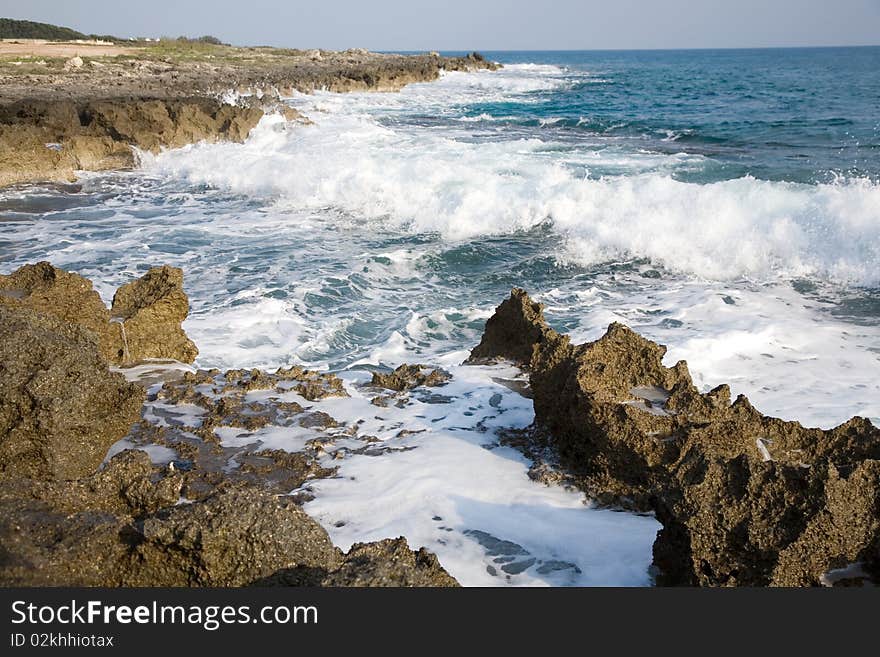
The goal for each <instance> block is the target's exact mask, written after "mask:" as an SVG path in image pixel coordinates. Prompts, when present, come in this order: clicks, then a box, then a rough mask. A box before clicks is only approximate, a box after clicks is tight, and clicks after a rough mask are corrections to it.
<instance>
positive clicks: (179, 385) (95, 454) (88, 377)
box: [0, 263, 457, 586]
mask: <svg viewBox="0 0 880 657" xmlns="http://www.w3.org/2000/svg"><path fill="white" fill-rule="evenodd" d="M182 283H183V276H182V272H181V271H180V270H179V269H174V268H170V267H161V268H156V269H153V270H150V271H149V272H147V273H146V274H145V275H144V276H143V277H141V278H140V279H138V280H136V281H133V282H132V283H129V284H128V285H125V286H123V287H122V288H120V290H119V291H118V292H117V293H116V295H115V297H114V309H116V310H118V309H119V307H122V308H124V309H125V311H124V312H122V314H120V315H117V316H118V317H120V318H121V321H120V324H121V325H122V326H124V327H127V328H126V334H128V336H129V338H128V340H129V343H128V344H129V346H128V348H127V349H120V348H119V341H118V340H119V339H118V337H117V333H115V331H116V330H117V329H116V327H114V326H113V324H114V323H113V322H111V321H109V319H108V317H109V316H111V313H115V312H116V310H114V309H111V310H109V311H108V309H107V308H106V307H104V306H103V304H102V303H101V302H100V299H99V298H98V297H97V293H95V292H94V291H93V290H92V285H91V282H89V281H87V280H86V279H84V278H82V277H80V276H78V275H76V274H72V273H68V272H65V271H63V270H60V269H57V268H54V267H52V266H51V265H50V264H49V263H38V264H36V265H28V266H25V267H22V268H21V269H19V270H17V271H16V272H14V273H12V274H11V275H8V276H0V548H2V549H0V566H2V567H0V584H2V585H4V586H61V585H63V586H247V585H262V586H267V585H288V586H290V585H297V586H456V585H457V582H456V581H455V580H454V579H453V578H452V577H451V576H449V575H448V574H447V573H446V571H445V570H444V569H443V568H442V567H441V566H440V564H439V563H438V562H437V558H436V557H435V556H434V555H433V554H431V553H430V552H428V551H426V550H424V549H420V550H418V551H412V550H410V549H409V547H408V546H407V543H406V540H405V539H403V538H394V539H390V538H389V539H386V540H382V541H378V542H374V543H366V544H356V545H354V546H352V547H351V549H350V550H349V551H348V552H347V553H343V552H341V551H340V550H339V549H337V548H336V547H334V546H333V544H332V543H331V541H330V538H329V536H328V535H327V532H326V531H325V530H324V529H323V528H322V527H321V526H320V525H319V524H318V523H317V522H315V521H314V520H312V519H311V518H310V517H309V516H308V515H306V514H305V513H304V512H303V511H302V510H301V509H300V507H299V504H301V503H302V501H303V500H304V497H303V496H302V495H300V496H288V495H287V494H288V493H289V492H290V491H291V490H293V489H296V488H298V487H300V486H301V485H303V484H304V483H305V482H307V481H308V480H310V479H314V478H320V477H327V476H333V474H334V471H333V470H328V469H326V468H322V467H321V466H320V465H319V464H318V463H317V458H316V456H317V453H318V451H319V450H320V440H318V441H315V444H313V445H310V446H309V447H308V448H307V449H304V450H303V451H302V452H295V453H288V452H286V451H281V450H268V449H267V450H258V449H256V448H253V447H248V446H245V447H244V448H227V447H223V446H222V445H221V441H220V440H219V439H218V432H220V431H223V430H227V431H229V430H231V431H236V430H246V429H253V428H255V427H259V426H265V425H267V424H270V423H273V424H277V425H279V426H284V427H294V426H298V427H320V428H330V427H333V428H336V427H337V426H338V424H337V423H336V421H335V420H334V419H333V418H331V417H330V416H328V415H326V414H325V413H321V412H317V411H314V410H312V409H310V408H304V407H303V406H301V405H299V404H297V403H291V402H282V401H279V400H278V399H277V397H275V396H274V395H273V394H272V393H275V394H277V395H280V394H282V393H283V392H285V391H288V390H294V391H296V392H297V394H299V395H301V396H302V397H303V398H305V399H307V400H316V399H320V398H324V397H327V396H345V395H346V393H345V391H344V388H343V387H342V384H341V381H340V380H339V379H337V378H336V377H335V376H333V375H330V374H317V373H314V372H309V371H306V370H303V369H301V368H296V367H294V368H290V369H287V370H279V371H278V372H276V373H274V374H270V373H267V372H263V371H261V370H251V371H228V372H225V373H220V372H218V371H198V372H195V373H190V372H187V373H186V374H184V375H182V376H177V377H175V376H173V371H169V370H168V369H167V368H164V367H163V364H162V363H161V362H157V361H159V360H160V359H166V364H167V362H176V363H179V360H178V359H179V358H180V357H183V358H185V359H188V360H189V361H192V359H193V358H194V356H195V350H194V347H192V348H190V347H191V345H192V343H191V342H189V340H188V339H187V338H186V336H185V335H184V334H183V332H182V330H181V327H180V323H181V322H182V321H183V319H185V317H186V314H187V312H188V301H187V299H186V295H185V294H184V292H183V288H182ZM120 334H121V331H120ZM105 353H107V354H109V359H108V358H107V357H105V355H104V354H105ZM146 354H150V355H146ZM108 360H109V362H108ZM112 362H117V363H120V364H126V365H134V364H137V363H139V364H141V366H142V367H144V366H145V367H147V368H150V367H154V368H157V369H158V370H160V371H161V372H162V375H161V379H160V380H164V381H165V382H164V383H162V384H160V385H158V390H157V391H156V392H155V393H154V394H153V395H148V393H147V390H145V388H144V387H143V386H142V385H141V384H140V383H133V382H129V381H127V380H126V378H125V377H124V376H123V375H122V374H121V373H119V371H111V368H110V363H112ZM169 372H170V373H169ZM178 374H180V372H178ZM254 391H266V392H267V393H268V394H269V398H268V399H267V400H266V401H265V402H254V401H247V400H246V399H245V397H246V395H247V394H248V393H252V392H254ZM145 400H146V401H148V402H149V401H152V402H155V403H156V405H153V406H149V405H148V406H144V401H145ZM163 404H164V405H165V406H166V407H167V408H173V407H174V406H176V405H178V404H179V405H182V406H184V407H187V408H189V409H196V415H197V417H194V418H193V421H192V422H191V425H188V424H187V423H186V422H185V421H184V420H182V419H180V416H175V414H174V413H172V412H170V411H169V412H168V413H166V414H165V419H168V420H170V421H164V420H163V419H160V418H158V417H156V416H155V415H153V414H151V412H152V413H155V412H156V411H157V409H158V408H159V406H160V405H163ZM123 437H126V440H127V443H128V444H129V445H130V446H131V447H134V448H146V449H147V450H148V451H149V450H150V449H153V450H155V449H159V450H167V451H168V452H170V453H172V454H173V456H174V458H173V459H169V460H167V462H165V463H164V464H161V465H157V464H154V463H153V461H152V460H151V458H150V456H149V455H148V452H147V451H140V450H139V449H123V450H122V451H120V452H118V453H116V454H113V455H112V456H110V457H109V458H108V449H109V448H110V447H111V446H112V445H113V444H114V443H117V441H119V440H120V439H121V438H123ZM328 439H329V438H328ZM231 463H232V464H233V466H232V467H231V466H230V464H231Z"/></svg>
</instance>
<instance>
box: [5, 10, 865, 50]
mask: <svg viewBox="0 0 880 657" xmlns="http://www.w3.org/2000/svg"><path fill="white" fill-rule="evenodd" d="M0 16H3V17H7V18H25V19H31V20H37V21H44V22H50V23H56V24H61V25H66V26H68V27H73V28H75V29H78V30H80V31H83V32H86V33H98V34H105V33H107V34H116V35H118V36H162V35H169V36H178V35H181V34H185V35H189V36H197V35H202V34H213V35H215V36H218V37H220V38H221V39H223V40H225V41H229V42H232V43H235V44H247V45H261V44H262V45H276V46H290V47H299V48H349V47H362V48H370V49H373V50H466V49H467V50H469V49H481V50H519V49H522V50H540V49H562V50H567V49H572V50H576V49H605V48H736V47H764V46H827V45H880V0H556V1H554V0H547V1H545V2H541V0H451V1H443V0H433V1H431V2H424V1H422V0H372V1H371V0H360V1H356V0H309V1H307V2H301V1H299V0H289V1H285V0H213V1H201V0H195V1H192V0H141V1H140V2H133V1H129V0H24V2H22V0H0Z"/></svg>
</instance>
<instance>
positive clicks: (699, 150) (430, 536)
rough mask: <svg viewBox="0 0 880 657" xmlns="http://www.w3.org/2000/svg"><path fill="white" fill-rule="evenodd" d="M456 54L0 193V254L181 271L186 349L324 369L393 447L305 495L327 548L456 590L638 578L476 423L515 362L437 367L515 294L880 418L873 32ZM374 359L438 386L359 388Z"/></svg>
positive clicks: (809, 409)
mask: <svg viewBox="0 0 880 657" xmlns="http://www.w3.org/2000/svg"><path fill="white" fill-rule="evenodd" d="M483 54H484V55H485V56H486V57H487V58H489V59H492V60H495V61H498V62H500V63H502V64H503V65H504V67H503V68H502V69H500V70H498V71H494V72H490V71H479V72H472V73H464V72H450V73H446V74H444V75H442V76H441V78H440V79H439V80H437V81H435V82H430V83H424V84H413V85H410V86H408V87H406V88H404V89H403V90H402V91H400V92H399V93H350V94H334V93H329V92H316V93H314V94H309V95H303V94H298V95H295V96H293V97H290V98H286V99H285V102H286V103H289V104H290V105H292V106H293V107H296V108H297V109H299V110H300V111H302V112H303V113H304V114H306V115H307V116H308V117H309V118H310V119H311V120H312V121H313V124H312V125H302V124H300V123H293V122H287V121H285V120H284V118H282V117H281V116H280V115H269V116H266V117H264V118H263V119H262V121H261V122H260V124H259V125H258V126H257V127H256V128H255V129H254V130H253V132H252V133H251V135H250V137H249V138H248V139H247V141H246V142H245V143H243V144H232V143H227V144H195V145H191V146H187V147H184V148H181V149H177V150H170V151H167V152H163V153H161V154H158V155H150V154H147V153H144V154H141V158H140V160H141V163H140V166H139V167H138V168H137V169H136V170H134V171H129V172H121V173H120V172H116V173H103V174H95V173H84V174H83V176H82V178H81V179H80V180H79V181H78V182H77V183H75V184H69V185H41V186H30V187H24V188H22V187H19V188H15V189H11V190H6V191H3V192H0V271H2V272H3V273H8V272H9V271H12V270H13V269H15V268H17V267H18V266H20V265H23V264H25V263H29V262H35V261H38V260H49V261H51V262H52V263H53V264H54V265H56V266H59V267H62V268H64V269H68V270H71V271H75V272H78V273H80V274H82V275H84V276H87V277H89V278H90V279H91V280H93V281H94V283H95V286H96V288H97V289H98V291H99V292H100V293H101V294H102V296H103V297H104V299H105V300H106V301H108V302H109V301H110V299H111V298H112V294H113V291H114V290H115V288H116V287H118V286H119V285H121V284H123V283H126V282H128V281H130V280H132V279H133V278H135V277H136V276H139V275H140V274H142V273H143V272H144V271H145V270H146V269H148V268H149V267H152V266H155V265H161V264H170V265H174V266H177V267H182V268H183V270H184V274H185V289H186V292H187V294H188V295H189V297H190V301H191V313H190V316H189V318H188V319H187V320H186V322H185V325H184V328H185V330H186V331H187V333H188V334H189V336H190V337H191V338H192V339H193V340H194V341H195V342H196V344H197V345H198V347H199V349H200V354H199V356H198V359H197V361H196V364H195V365H196V366H197V367H204V368H208V367H218V368H234V367H235V368H237V367H248V368H250V367H261V368H276V367H279V366H288V365H292V364H300V365H305V366H308V367H310V368H314V369H319V370H325V371H332V372H336V373H338V374H339V376H341V377H342V378H343V379H344V381H345V382H346V387H347V389H348V391H349V393H350V394H351V397H350V398H348V399H334V400H326V401H323V402H316V403H315V404H314V405H315V406H316V407H318V408H320V409H321V410H325V411H326V412H328V413H330V414H331V415H332V416H334V417H335V418H337V419H338V420H340V421H341V422H346V423H348V425H349V426H357V427H359V429H358V431H360V432H362V433H364V434H371V435H373V436H375V437H377V438H378V439H379V440H381V441H383V442H384V443H385V444H387V445H388V446H389V447H391V448H393V449H389V450H388V451H386V452H383V453H382V454H381V455H379V456H369V455H365V454H359V455H350V456H347V457H346V458H341V459H337V460H335V461H334V462H333V465H334V466H338V468H339V470H338V475H337V476H336V477H334V478H330V479H325V480H320V481H315V482H312V483H310V484H309V488H310V490H311V491H312V493H313V494H314V499H313V500H312V501H311V502H308V503H307V504H306V505H305V509H306V511H307V512H308V513H310V514H311V515H312V516H313V517H315V518H316V519H318V521H319V522H321V524H322V525H324V527H325V528H326V529H327V530H328V532H329V533H330V536H331V538H332V539H333V540H334V542H335V543H336V544H337V545H339V546H340V547H342V548H343V549H347V548H348V547H349V546H350V545H352V544H353V543H355V542H358V541H367V540H377V539H380V538H385V537H395V536H405V537H406V538H407V540H408V542H409V544H410V546H411V547H413V548H418V547H422V546H425V547H427V548H428V549H430V550H432V551H433V552H435V553H436V554H437V555H438V557H439V558H440V561H441V563H442V564H443V565H444V566H445V567H446V568H447V569H448V570H449V571H450V572H451V573H452V574H453V575H454V576H455V577H457V578H458V579H459V580H460V581H461V582H462V583H463V584H466V585H474V586H541V585H550V586H565V585H576V586H590V585H622V586H641V585H650V584H651V583H652V573H651V568H650V564H651V545H652V543H653V540H654V536H655V533H656V531H657V529H658V528H659V524H658V523H657V521H656V520H655V519H654V518H653V517H652V516H651V515H650V514H644V515H638V514H632V513H627V512H622V511H618V510H614V509H607V508H599V507H597V506H596V505H595V504H593V503H592V502H591V501H590V500H588V499H585V498H584V496H583V495H582V494H581V493H579V492H577V491H575V490H569V489H566V488H563V487H558V486H546V485H544V484H543V483H540V482H538V481H533V480H532V479H531V478H530V477H529V476H528V471H529V467H530V465H531V463H530V461H529V460H528V459H527V458H526V457H525V456H523V455H522V454H521V453H520V452H518V451H516V450H515V449H513V448H511V447H507V446H505V445H504V444H502V441H501V435H502V432H503V431H505V430H509V429H522V428H525V427H528V426H529V425H530V424H531V422H532V420H533V418H534V414H533V410H532V405H531V401H530V400H529V399H528V398H526V397H523V396H522V395H521V394H519V392H517V390H516V389H517V386H515V385H510V381H509V380H510V379H517V378H519V379H521V378H522V375H521V374H520V373H519V372H518V371H516V370H515V368H512V367H510V366H506V365H498V366H493V367H471V366H462V361H463V360H464V359H465V358H466V357H467V355H468V352H469V350H470V349H471V348H472V347H473V346H474V345H476V344H477V343H478V342H479V339H480V336H481V333H482V329H483V326H484V323H485V321H486V319H487V318H488V317H490V316H491V314H492V312H493V310H494V308H495V306H496V305H497V304H498V303H500V302H501V301H502V300H503V299H504V298H505V297H507V296H508V294H509V293H510V290H511V288H512V287H522V288H524V289H526V290H527V291H528V292H529V293H530V294H531V295H532V296H533V297H534V298H535V299H537V300H539V301H541V302H542V303H544V304H545V314H546V317H547V319H548V321H549V323H550V324H551V325H552V326H553V327H554V328H556V329H558V330H560V331H563V332H566V333H570V334H571V336H572V338H573V340H574V341H576V342H583V341H589V340H593V339H596V338H598V337H599V336H601V335H602V334H603V333H604V331H605V329H606V328H607V326H608V324H609V323H611V322H614V321H617V322H623V323H624V324H627V325H628V326H630V327H632V328H633V329H635V330H636V331H638V332H639V333H641V334H643V335H645V336H647V337H648V338H651V339H652V340H656V341H658V342H661V343H662V344H664V345H666V346H667V347H668V353H667V364H673V363H674V362H676V361H678V360H680V359H685V360H687V362H688V364H689V367H690V370H691V373H692V374H693V377H694V380H695V383H696V384H697V385H698V386H699V387H700V388H701V389H704V390H708V389H710V388H712V387H714V386H716V385H718V384H720V383H728V384H730V386H731V388H732V391H733V393H734V394H740V393H742V394H745V395H747V396H748V397H749V399H750V400H751V402H752V403H753V404H754V405H755V406H756V407H757V408H758V409H759V410H761V411H762V412H764V413H767V414H771V415H775V416H779V417H782V418H785V419H788V420H797V421H800V422H801V423H803V424H804V425H808V426H819V427H825V428H828V427H833V426H835V425H837V424H839V423H841V422H843V421H845V420H847V419H848V418H850V417H852V416H853V415H860V416H863V417H867V418H869V419H871V420H872V421H873V422H874V423H875V424H880V75H878V71H880V48H877V47H864V48H822V49H762V50H682V51H602V52H600V51H586V52H485V53H483ZM266 91H268V90H266ZM231 96H232V95H231ZM231 96H230V97H231ZM401 363H423V364H426V365H430V366H435V367H443V368H445V369H447V370H448V371H449V372H450V373H451V374H452V380H451V382H450V383H449V384H448V385H447V386H445V387H443V388H438V389H434V390H432V392H431V394H415V393H414V394H412V395H410V397H409V398H408V399H407V400H406V402H405V403H401V404H400V405H399V406H397V405H394V404H392V405H390V406H389V407H388V408H379V407H376V406H374V405H372V404H370V403H369V399H370V397H371V395H370V393H369V391H368V389H367V388H364V383H365V382H367V381H369V379H370V372H371V370H375V369H387V368H393V367H396V366H397V365H399V364H401ZM316 431H317V429H316ZM299 433H300V434H301V433H302V432H301V431H300V432H299ZM300 438H301V436H299V434H298V437H297V438H296V439H295V440H294V439H293V438H291V443H290V444H291V445H294V444H296V445H298V446H299V447H298V448H301V447H302V440H301V439H300ZM259 441H264V442H266V444H267V445H269V444H270V443H271V446H272V447H273V448H279V447H280V448H284V446H285V436H284V434H283V433H281V434H279V433H278V432H277V431H275V432H274V433H272V435H271V440H269V439H268V437H267V436H261V434H260V433H259V432H255V434H254V436H253V442H259ZM291 449H293V447H291Z"/></svg>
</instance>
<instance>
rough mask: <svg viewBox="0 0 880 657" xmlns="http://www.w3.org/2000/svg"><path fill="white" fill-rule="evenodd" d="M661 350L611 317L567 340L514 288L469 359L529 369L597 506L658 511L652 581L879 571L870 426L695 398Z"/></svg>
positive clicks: (877, 466)
mask: <svg viewBox="0 0 880 657" xmlns="http://www.w3.org/2000/svg"><path fill="white" fill-rule="evenodd" d="M665 353H666V349H665V347H663V346H662V345H658V344H656V343H654V342H651V341H650V340H647V339H645V338H643V337H641V336H639V335H638V334H636V333H635V332H633V331H632V330H630V329H628V328H627V327H625V326H623V325H621V324H616V323H615V324H611V325H610V326H609V327H608V330H607V332H606V333H605V335H604V336H602V337H601V338H600V339H598V340H596V341H594V342H591V343H587V344H583V345H572V344H571V343H570V340H569V339H568V337H567V336H563V335H560V334H558V333H556V332H555V331H553V330H552V329H551V328H550V327H549V326H548V325H547V323H546V321H545V320H544V317H543V311H542V307H541V305H540V304H536V303H534V302H532V301H531V299H529V297H528V295H526V294H525V293H524V292H523V291H522V290H514V291H513V292H512V294H511V297H510V299H508V300H506V301H505V302H503V303H502V304H501V305H500V306H499V307H498V309H497V312H496V314H495V315H494V316H493V317H492V318H491V319H490V320H489V321H488V322H487V325H486V332H485V334H484V336H483V340H482V342H481V343H480V345H479V346H478V347H477V348H476V349H475V350H474V352H472V355H471V359H470V361H471V362H480V361H481V360H482V359H486V358H488V359H494V358H505V359H509V360H513V361H514V362H516V363H517V364H519V365H520V366H521V367H524V368H528V370H529V372H530V383H531V389H532V393H533V396H534V405H535V423H536V428H537V429H538V430H539V431H541V432H542V433H543V434H547V435H549V436H550V443H551V445H552V446H553V448H554V449H555V450H556V452H557V453H558V455H559V459H560V463H561V465H562V466H563V468H564V469H565V470H566V473H567V474H568V475H569V476H571V477H572V480H573V481H575V482H576V483H577V485H578V486H579V487H580V488H582V489H583V490H584V491H585V492H587V493H588V494H589V495H590V496H592V497H594V498H595V499H597V500H599V501H600V502H602V503H605V504H610V505H615V506H622V507H625V508H631V509H636V510H653V511H654V512H655V513H656V515H657V518H658V520H659V521H660V522H661V523H662V524H663V529H662V530H661V531H660V532H659V533H658V537H657V540H656V542H655V545H654V563H655V565H656V566H657V567H658V569H659V572H660V575H659V577H658V581H659V582H660V583H666V584H685V585H693V584H698V585H704V586H740V585H747V586H765V585H782V586H789V585H792V586H804V585H820V584H828V583H829V582H830V583H840V582H845V583H858V582H862V581H864V580H865V579H866V578H869V577H871V576H872V573H873V574H874V575H876V573H877V572H878V565H880V551H878V544H880V502H878V499H880V460H878V459H880V430H878V429H877V427H875V426H873V425H872V424H871V423H870V422H869V421H868V420H866V419H864V418H858V417H856V418H853V419H851V420H849V421H847V422H845V423H844V424H842V425H840V426H839V427H836V428H834V429H832V430H828V431H824V430H821V429H810V428H805V427H803V426H801V425H800V424H799V423H797V422H786V421H783V420H780V419H778V418H772V417H767V416H765V415H763V414H761V413H760V412H758V411H757V410H756V409H755V408H754V407H753V406H752V405H751V404H750V403H749V401H748V399H747V398H746V397H745V396H742V395H740V396H739V397H737V399H736V400H734V401H733V403H731V400H730V390H729V388H728V387H727V386H724V385H722V386H718V387H717V388H715V389H714V390H711V391H709V392H706V393H701V392H700V391H699V390H697V388H696V387H695V386H694V384H693V381H692V379H691V376H690V373H689V372H688V368H687V364H686V363H684V362H683V361H682V362H679V363H676V364H675V365H674V366H673V367H666V366H665V365H664V364H663V362H662V360H663V357H664V356H665ZM840 572H843V573H851V572H856V573H861V574H860V575H857V576H852V577H849V578H847V577H845V576H843V575H840V576H839V577H837V575H834V574H833V573H837V574H838V575H839V573H840ZM829 573H832V574H831V575H829ZM835 577H837V579H835ZM831 580H834V581H831Z"/></svg>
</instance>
